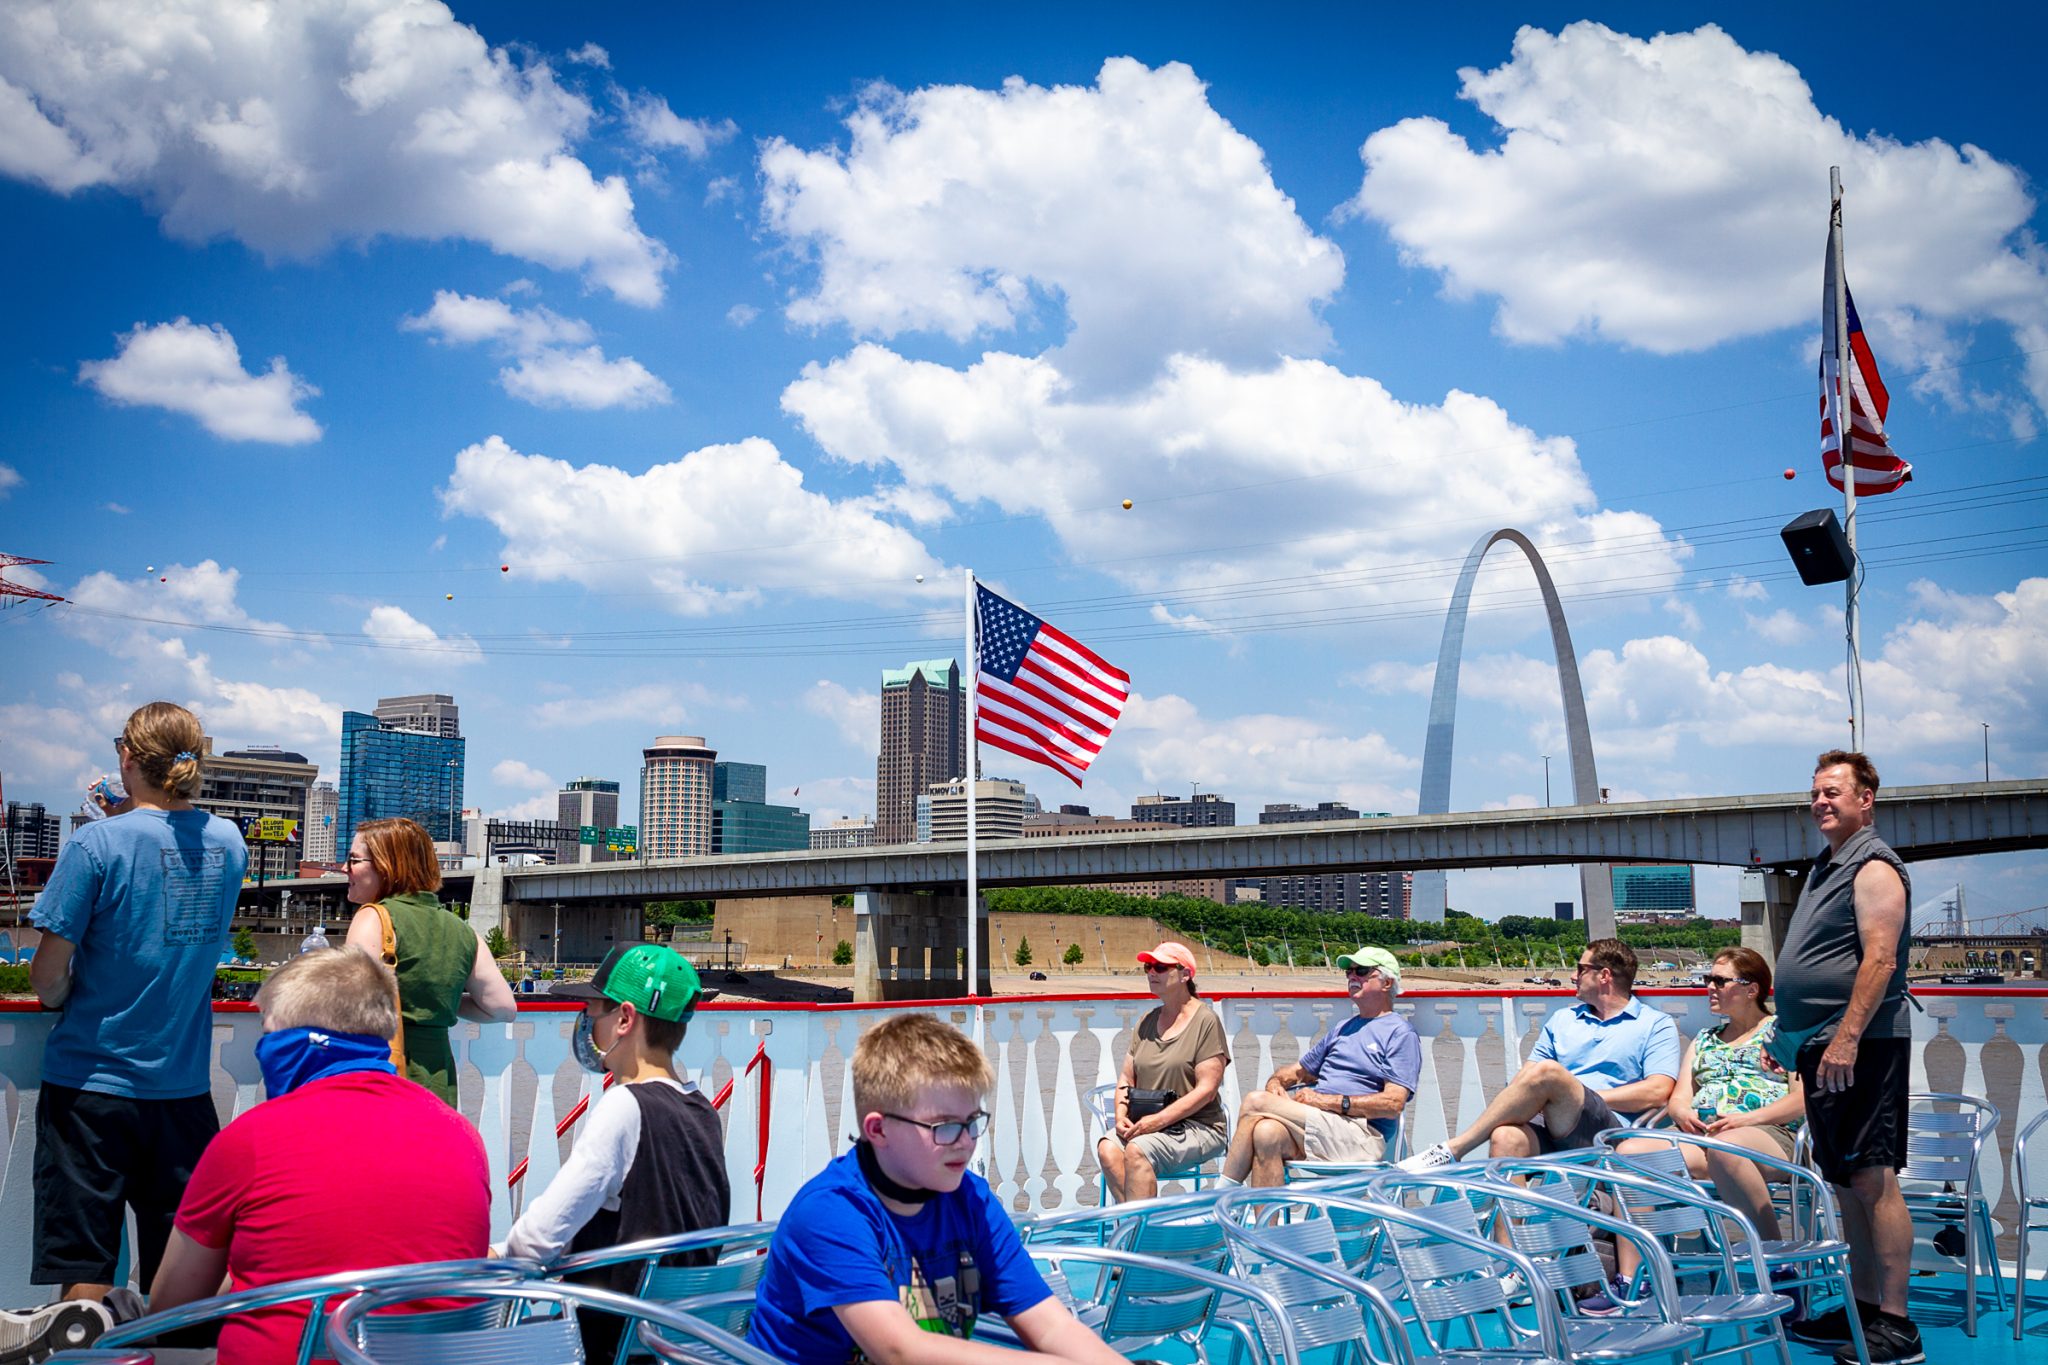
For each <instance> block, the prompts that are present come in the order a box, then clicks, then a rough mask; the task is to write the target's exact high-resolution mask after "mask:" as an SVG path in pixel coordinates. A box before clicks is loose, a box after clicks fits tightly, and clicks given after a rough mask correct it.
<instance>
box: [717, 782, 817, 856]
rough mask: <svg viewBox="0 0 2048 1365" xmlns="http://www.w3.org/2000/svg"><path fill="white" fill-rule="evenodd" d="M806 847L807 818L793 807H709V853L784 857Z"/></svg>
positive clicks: (755, 804) (808, 837)
mask: <svg viewBox="0 0 2048 1365" xmlns="http://www.w3.org/2000/svg"><path fill="white" fill-rule="evenodd" d="M718 766H719V767H721V768H722V767H724V766H725V765H724V764H723V763H721V764H719V765H718ZM738 766H741V767H745V766H747V765H745V764H741V765H738ZM810 846H811V817H810V815H809V813H808V812H806V811H801V810H798V809H797V808H796V807H795V806H771V805H768V804H766V803H765V802H761V801H713V802H712V803H711V851H712V852H713V853H786V852H788V851H790V850H791V849H798V848H809V847H810Z"/></svg>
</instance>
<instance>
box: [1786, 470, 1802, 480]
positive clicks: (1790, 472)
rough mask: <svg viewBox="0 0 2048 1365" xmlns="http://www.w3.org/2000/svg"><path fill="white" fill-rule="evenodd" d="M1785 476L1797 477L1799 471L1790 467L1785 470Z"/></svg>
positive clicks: (1789, 477)
mask: <svg viewBox="0 0 2048 1365" xmlns="http://www.w3.org/2000/svg"><path fill="white" fill-rule="evenodd" d="M1785 477H1786V478H1788V479H1796V478H1798V477H1799V471H1798V470H1796V469H1788V470H1786V471H1785Z"/></svg>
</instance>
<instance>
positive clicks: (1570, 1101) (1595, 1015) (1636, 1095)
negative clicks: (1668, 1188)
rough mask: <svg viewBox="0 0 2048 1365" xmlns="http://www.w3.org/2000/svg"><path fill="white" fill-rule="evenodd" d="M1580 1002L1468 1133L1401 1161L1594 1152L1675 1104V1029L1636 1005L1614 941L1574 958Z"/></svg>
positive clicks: (1419, 1167) (1627, 966)
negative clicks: (1484, 1153)
mask: <svg viewBox="0 0 2048 1365" xmlns="http://www.w3.org/2000/svg"><path fill="white" fill-rule="evenodd" d="M1573 975H1574V976H1575V977H1576V978H1577V981H1578V991H1579V998H1578V1001H1577V1002H1576V1003H1574V1004H1571V1005H1567V1006H1565V1007H1564V1008H1563V1009H1561V1010H1559V1011H1557V1012H1556V1013H1555V1014H1553V1015H1551V1016H1550V1018H1548V1019H1546V1020H1545V1021H1544V1023H1543V1032H1542V1035H1541V1036H1540V1037H1538V1038H1537V1040H1536V1047H1535V1050H1534V1051H1532V1052H1531V1053H1530V1054H1529V1062H1528V1064H1527V1065H1526V1066H1524V1067H1523V1068H1522V1069H1521V1071H1519V1072H1518V1073H1516V1075H1515V1078H1514V1079H1513V1080H1511V1081H1509V1082H1508V1083H1507V1088H1506V1089H1504V1090H1502V1091H1501V1092H1500V1094H1498V1095H1496V1096H1495V1097H1494V1100H1493V1103H1492V1104H1489V1105H1487V1106H1486V1108H1485V1109H1483V1110H1482V1111H1480V1114H1479V1117H1478V1118H1477V1119H1476V1120H1474V1121H1473V1123H1472V1125H1471V1126H1470V1127H1469V1128H1467V1129H1465V1131H1464V1132H1462V1133H1459V1134H1458V1135H1457V1136H1456V1137H1453V1138H1451V1139H1449V1140H1448V1141H1445V1142H1438V1143H1433V1144H1432V1145H1431V1146H1430V1147H1429V1148H1428V1149H1427V1150H1425V1151H1421V1152H1418V1153H1416V1154H1415V1155H1414V1156H1411V1157H1409V1158H1408V1159H1407V1160H1406V1161H1403V1162H1401V1163H1400V1165H1401V1169H1402V1170H1404V1171H1426V1170H1429V1169H1431V1168H1432V1167H1436V1166H1448V1165H1450V1164H1451V1163H1452V1162H1455V1161H1463V1160H1464V1159H1465V1157H1466V1156H1467V1155H1468V1154H1469V1153H1470V1152H1472V1151H1473V1150H1474V1149H1476V1148H1477V1147H1478V1146H1479V1144H1480V1143H1482V1142H1485V1143H1490V1144H1491V1146H1490V1147H1489V1151H1490V1152H1491V1154H1492V1155H1494V1156H1496V1157H1503V1156H1534V1155H1536V1154H1537V1153H1538V1152H1545V1153H1548V1152H1559V1151H1565V1150H1568V1149H1570V1148H1573V1147H1590V1146H1592V1145H1593V1136H1594V1134H1596V1133H1598V1132H1599V1131H1600V1130H1601V1129H1603V1128H1615V1127H1619V1126H1620V1125H1622V1124H1624V1123H1626V1122H1628V1121H1629V1120H1630V1119H1631V1118H1633V1117H1635V1116H1636V1115H1637V1114H1640V1113H1642V1112H1643V1111H1644V1110H1646V1109H1655V1108H1657V1107H1658V1106H1659V1105H1662V1104H1663V1103H1664V1102H1665V1101H1666V1100H1668V1099H1670V1098H1671V1090H1672V1087H1673V1086H1675V1085H1677V1084H1678V1062H1679V1057H1680V1055H1681V1053H1682V1052H1683V1050H1684V1049H1683V1046H1682V1044H1681V1040H1680V1038H1679V1036H1678V1024H1677V1023H1676V1022H1675V1021H1674V1020H1673V1019H1672V1018H1671V1016H1670V1015H1668V1014H1666V1013H1664V1012H1663V1011H1662V1010H1660V1009H1655V1008H1652V1007H1651V1006H1648V1005H1645V1004H1644V1003H1643V1002H1642V1001H1640V1000H1638V999H1636V998H1635V984H1636V955H1635V952H1634V950H1633V949H1631V948H1630V947H1629V946H1628V945H1627V944H1625V943H1623V942H1622V941H1621V940H1620V939H1618V938H1603V939H1595V940H1594V941H1593V942H1591V943H1589V944H1587V945H1586V946H1585V948H1583V949H1582V950H1580V953H1579V965H1578V967H1577V968H1576V969H1575V971H1574V972H1573Z"/></svg>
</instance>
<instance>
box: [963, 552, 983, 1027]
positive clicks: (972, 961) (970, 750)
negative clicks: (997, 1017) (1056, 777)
mask: <svg viewBox="0 0 2048 1365" xmlns="http://www.w3.org/2000/svg"><path fill="white" fill-rule="evenodd" d="M974 618H975V601H974V570H972V569H969V570H967V672H966V675H965V676H964V678H963V679H962V681H963V682H964V683H965V685H966V688H967V734H966V735H965V736H964V738H965V740H966V750H967V758H966V763H967V776H966V779H965V781H966V784H967V994H968V995H969V996H970V997H971V996H973V995H974V993H975V987H976V986H977V985H979V984H980V982H981V935H980V934H978V933H976V932H975V930H976V928H977V924H976V921H977V918H978V914H979V907H978V906H977V904H976V902H977V901H978V900H979V899H980V893H981V876H980V869H979V868H978V867H977V866H976V865H975V862H976V860H975V847H974V846H975V829H974V825H975V819H974V779H975V776H976V773H975V771H974V770H975V768H976V767H978V766H979V765H978V764H977V763H976V761H975V760H976V759H977V758H978V757H979V755H980V751H981V745H980V743H979V742H978V741H977V740H976V739H975V738H974V722H975V711H976V706H975V695H974V693H975V686H976V684H977V683H979V682H980V681H981V642H980V641H979V640H978V639H977V638H976V637H977V636H978V635H979V634H980V633H981V632H980V631H978V630H977V629H975V627H976V625H977V624H978V623H977V622H976V621H975V619H974ZM974 1042H975V1045H976V1046H980V1044H981V1007H980V1006H979V1005H977V1006H975V1008H974Z"/></svg>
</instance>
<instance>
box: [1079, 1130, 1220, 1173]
mask: <svg viewBox="0 0 2048 1365" xmlns="http://www.w3.org/2000/svg"><path fill="white" fill-rule="evenodd" d="M1102 1140H1103V1141H1104V1142H1107V1143H1108V1144H1109V1145H1110V1146H1112V1147H1120V1148H1124V1149H1127V1150H1130V1151H1134V1152H1136V1153H1137V1154H1138V1155H1139V1156H1142V1157H1144V1158H1145V1161H1146V1164H1147V1165H1149V1166H1151V1167H1152V1170H1153V1172H1154V1173H1155V1174H1164V1173H1165V1172H1168V1171H1187V1170H1193V1169H1194V1168H1195V1167H1197V1166H1200V1165H1203V1164H1205V1163H1207V1162H1210V1161H1214V1160H1215V1159H1216V1158H1217V1157H1219V1156H1222V1155H1223V1151H1224V1149H1225V1148H1226V1147H1228V1146H1229V1145H1230V1142H1229V1139H1227V1138H1225V1137H1224V1135H1223V1130H1222V1129H1221V1128H1209V1127H1205V1126H1203V1125H1202V1124H1199V1123H1191V1122H1189V1121H1187V1120H1182V1121H1181V1122H1179V1123H1176V1124H1174V1125H1173V1127H1171V1128H1169V1129H1167V1130H1166V1131H1165V1132H1163V1133H1141V1134H1139V1135H1138V1136H1137V1137H1134V1138H1132V1139H1131V1140H1130V1141H1129V1142H1124V1141H1123V1140H1121V1139H1120V1138H1118V1137H1117V1136H1116V1134H1114V1133H1110V1134H1108V1135H1106V1136H1104V1138H1103V1139H1102Z"/></svg>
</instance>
